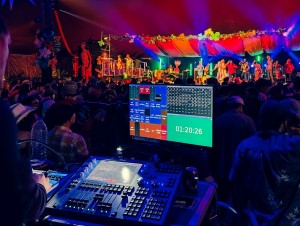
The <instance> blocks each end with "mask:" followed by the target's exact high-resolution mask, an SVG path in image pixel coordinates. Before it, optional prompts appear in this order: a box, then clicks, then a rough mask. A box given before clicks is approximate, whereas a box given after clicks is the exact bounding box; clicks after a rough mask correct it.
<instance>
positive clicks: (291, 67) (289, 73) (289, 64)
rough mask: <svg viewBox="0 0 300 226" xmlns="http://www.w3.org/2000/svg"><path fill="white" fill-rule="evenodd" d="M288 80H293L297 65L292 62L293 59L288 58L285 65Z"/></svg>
mask: <svg viewBox="0 0 300 226" xmlns="http://www.w3.org/2000/svg"><path fill="white" fill-rule="evenodd" d="M283 69H284V72H285V76H286V80H288V81H293V71H294V69H295V66H294V65H293V64H292V61H291V59H287V60H286V63H285V65H284V66H283Z"/></svg>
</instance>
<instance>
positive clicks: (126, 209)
mask: <svg viewBox="0 0 300 226" xmlns="http://www.w3.org/2000/svg"><path fill="white" fill-rule="evenodd" d="M181 178H182V168H181V167H179V166H175V165H170V164H164V163H160V164H159V165H158V164H154V163H152V162H142V161H132V160H129V161H128V160H126V161H125V160H115V159H107V158H102V157H96V156H92V157H90V158H89V159H88V160H87V161H86V162H85V163H84V164H83V165H82V166H81V167H80V168H79V170H78V171H77V172H76V173H75V174H74V175H73V176H72V177H71V178H70V179H69V180H68V181H67V182H66V184H65V185H64V186H63V187H62V188H61V189H60V190H59V191H58V192H57V193H56V194H55V195H54V196H53V198H52V199H51V200H50V201H49V202H48V204H47V207H46V214H50V215H52V216H61V217H68V218H71V219H80V220H88V221H89V222H94V223H99V224H108V225H123V224H124V225H125V224H126V225H129V224H130V225H140V224H143V225H147V224H148V225H164V224H165V222H166V220H167V217H168V214H169V212H170V209H171V207H172V204H173V200H174V197H175V195H176V192H177V190H178V189H179V186H180V185H181Z"/></svg>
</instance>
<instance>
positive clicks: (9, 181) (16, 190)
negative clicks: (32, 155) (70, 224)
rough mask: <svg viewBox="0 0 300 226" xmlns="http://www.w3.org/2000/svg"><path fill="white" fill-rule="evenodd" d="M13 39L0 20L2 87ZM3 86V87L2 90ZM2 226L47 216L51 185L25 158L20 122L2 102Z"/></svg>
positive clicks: (0, 167) (0, 212)
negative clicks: (20, 138)
mask: <svg viewBox="0 0 300 226" xmlns="http://www.w3.org/2000/svg"><path fill="white" fill-rule="evenodd" d="M9 44H10V35H9V32H8V30H7V28H6V26H5V24H4V23H3V21H2V20H1V19H0V83H2V81H3V76H4V73H5V68H6V61H7V58H8V54H9V47H8V46H9ZM1 85H2V84H0V86H1ZM0 144H1V158H0V171H1V181H2V183H1V186H0V194H1V195H2V196H1V205H2V208H1V211H0V224H1V225H25V224H26V223H28V222H32V221H36V220H38V219H39V217H40V216H41V214H42V213H43V211H44V209H45V206H46V202H47V194H46V192H48V191H50V189H51V185H50V183H49V178H46V177H45V176H44V175H41V174H33V173H32V169H31V165H30V163H29V161H26V160H24V159H22V158H21V155H20V152H19V149H18V146H17V125H16V119H15V117H14V115H13V113H12V111H11V109H10V108H9V106H8V104H7V102H5V101H3V100H2V99H1V98H0Z"/></svg>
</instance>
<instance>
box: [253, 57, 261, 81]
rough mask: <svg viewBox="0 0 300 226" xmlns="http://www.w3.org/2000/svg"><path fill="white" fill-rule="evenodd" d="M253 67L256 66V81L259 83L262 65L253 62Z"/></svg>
mask: <svg viewBox="0 0 300 226" xmlns="http://www.w3.org/2000/svg"><path fill="white" fill-rule="evenodd" d="M252 65H253V66H254V80H255V81H257V80H258V79H260V78H261V76H262V69H261V66H260V63H258V62H256V60H254V61H253V63H252Z"/></svg>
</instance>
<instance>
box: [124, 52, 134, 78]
mask: <svg viewBox="0 0 300 226" xmlns="http://www.w3.org/2000/svg"><path fill="white" fill-rule="evenodd" d="M125 60H126V74H127V76H128V75H131V74H132V73H131V70H132V68H133V67H132V64H133V60H132V58H131V57H130V56H129V54H127V55H126V58H125Z"/></svg>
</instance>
